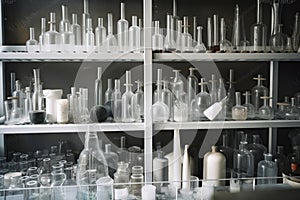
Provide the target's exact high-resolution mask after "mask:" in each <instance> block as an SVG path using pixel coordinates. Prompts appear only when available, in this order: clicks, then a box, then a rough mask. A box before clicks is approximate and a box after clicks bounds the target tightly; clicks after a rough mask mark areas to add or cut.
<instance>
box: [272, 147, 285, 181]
mask: <svg viewBox="0 0 300 200" xmlns="http://www.w3.org/2000/svg"><path fill="white" fill-rule="evenodd" d="M273 161H274V162H275V163H276V164H277V168H278V173H277V176H278V177H281V176H282V172H284V170H285V169H286V167H287V165H288V160H287V157H286V156H285V155H284V147H283V146H277V152H276V154H275V155H274V156H273Z"/></svg>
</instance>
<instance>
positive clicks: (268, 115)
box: [258, 96, 274, 120]
mask: <svg viewBox="0 0 300 200" xmlns="http://www.w3.org/2000/svg"><path fill="white" fill-rule="evenodd" d="M260 98H261V99H263V101H264V105H263V106H261V107H260V108H259V109H258V117H259V118H261V119H269V120H271V119H273V118H274V110H273V108H272V107H271V106H269V99H271V97H268V96H263V97H260Z"/></svg>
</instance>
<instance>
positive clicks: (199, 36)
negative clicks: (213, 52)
mask: <svg viewBox="0 0 300 200" xmlns="http://www.w3.org/2000/svg"><path fill="white" fill-rule="evenodd" d="M202 32H203V27H202V26H198V27H197V44H196V46H195V47H194V52H196V53H205V51H206V47H205V45H204V43H203V40H202Z"/></svg>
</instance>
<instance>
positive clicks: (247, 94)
mask: <svg viewBox="0 0 300 200" xmlns="http://www.w3.org/2000/svg"><path fill="white" fill-rule="evenodd" d="M243 95H244V96H245V104H243V106H244V107H246V108H247V119H254V118H255V108H254V106H253V105H252V104H251V103H250V99H251V94H250V92H249V91H246V92H245V93H244V94H243Z"/></svg>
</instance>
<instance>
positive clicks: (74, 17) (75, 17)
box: [72, 13, 78, 24]
mask: <svg viewBox="0 0 300 200" xmlns="http://www.w3.org/2000/svg"><path fill="white" fill-rule="evenodd" d="M77 23H78V22H77V14H75V13H73V14H72V24H77Z"/></svg>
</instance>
